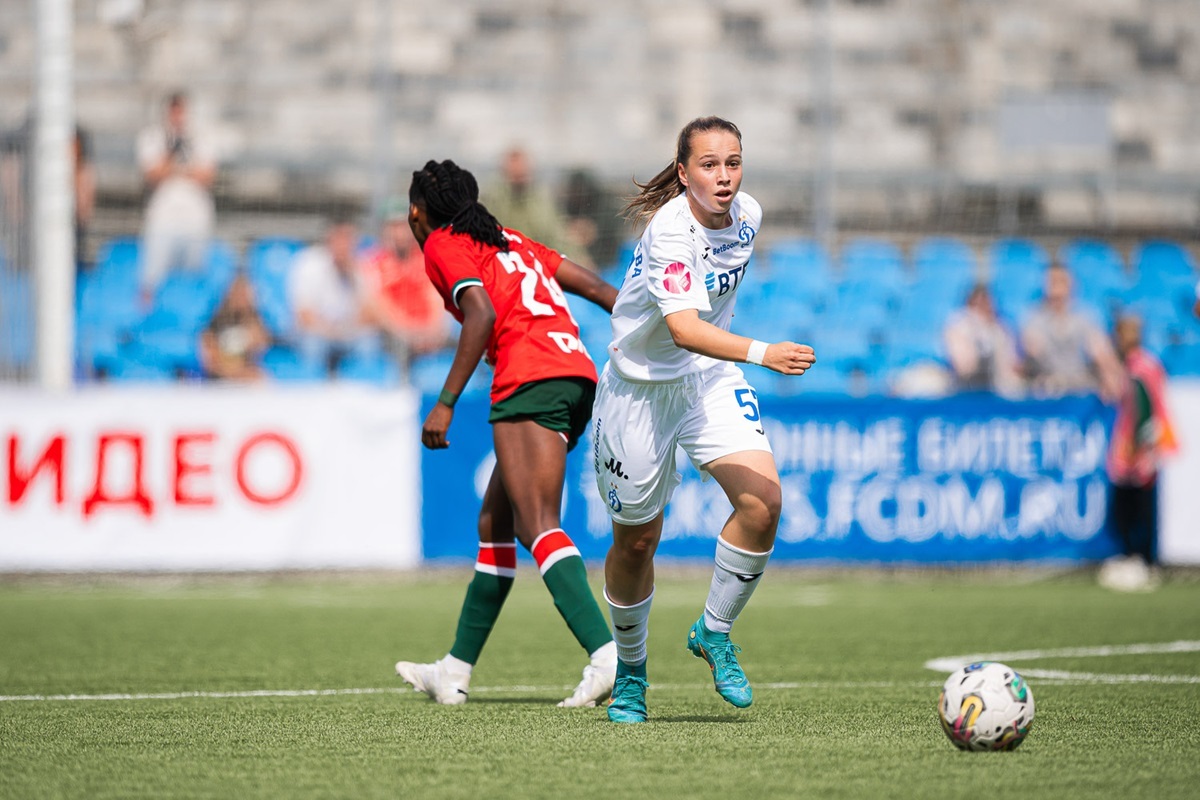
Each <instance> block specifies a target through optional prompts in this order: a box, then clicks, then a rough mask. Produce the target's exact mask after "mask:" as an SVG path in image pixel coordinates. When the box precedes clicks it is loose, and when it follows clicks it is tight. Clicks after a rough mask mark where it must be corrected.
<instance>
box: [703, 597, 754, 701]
mask: <svg viewBox="0 0 1200 800" xmlns="http://www.w3.org/2000/svg"><path fill="white" fill-rule="evenodd" d="M687 646H688V650H691V651H692V655H694V656H695V657H696V658H703V659H704V660H705V661H707V662H708V668H709V669H711V670H712V674H713V684H714V686H715V688H716V690H717V694H719V695H721V697H724V698H725V700H726V701H727V702H729V703H730V704H732V705H735V706H737V707H738V708H746V707H747V706H749V705H750V704H751V703H753V702H754V690H753V689H751V688H750V681H748V680H747V679H746V673H744V672H742V667H741V665H740V664H738V660H737V654H738V653H740V652H742V648H740V647H738V646H737V645H736V644H734V643H733V642H731V641H729V634H727V633H713V632H712V631H710V630H709V629H708V628H706V627H704V617H701V618H700V619H698V620H696V624H695V625H693V626H692V629H691V631H689V632H688V642H687Z"/></svg>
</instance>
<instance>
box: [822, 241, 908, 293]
mask: <svg viewBox="0 0 1200 800" xmlns="http://www.w3.org/2000/svg"><path fill="white" fill-rule="evenodd" d="M838 264H839V266H840V275H839V277H840V278H841V280H842V281H850V282H856V283H862V282H872V283H874V282H879V281H883V282H886V283H888V284H889V285H896V284H899V283H903V282H904V281H905V280H907V276H906V275H905V272H904V256H903V254H901V252H900V248H899V247H897V246H896V245H895V244H893V243H892V242H889V241H887V240H886V239H866V238H863V239H851V240H850V241H848V242H846V244H845V245H844V246H843V247H842V251H841V253H840V254H839V256H838Z"/></svg>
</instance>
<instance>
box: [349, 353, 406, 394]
mask: <svg viewBox="0 0 1200 800" xmlns="http://www.w3.org/2000/svg"><path fill="white" fill-rule="evenodd" d="M337 376H338V377H339V378H341V379H343V380H349V381H359V382H362V383H371V384H374V385H376V386H383V387H392V386H398V385H399V384H400V379H401V375H400V367H399V365H398V364H397V363H396V359H395V358H393V357H392V356H390V355H389V354H388V353H386V352H384V351H382V350H380V351H378V352H374V353H371V354H369V355H363V356H358V355H351V356H350V357H348V358H346V360H345V361H343V362H342V363H341V364H340V365H339V366H338V372H337Z"/></svg>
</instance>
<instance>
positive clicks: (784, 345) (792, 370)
mask: <svg viewBox="0 0 1200 800" xmlns="http://www.w3.org/2000/svg"><path fill="white" fill-rule="evenodd" d="M815 363H817V356H816V353H814V352H813V349H812V348H811V347H809V346H808V345H806V344H796V343H795V342H776V343H775V344H771V345H767V352H766V354H765V355H764V356H763V366H764V367H766V368H767V369H771V370H774V371H775V372H779V373H782V374H784V375H803V374H804V373H805V372H806V371H807V370H808V369H809V368H811V367H812V365H813V364H815Z"/></svg>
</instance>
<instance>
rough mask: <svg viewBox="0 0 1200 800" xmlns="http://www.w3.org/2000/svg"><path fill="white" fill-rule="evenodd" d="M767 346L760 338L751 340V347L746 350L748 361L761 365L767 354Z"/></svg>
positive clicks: (748, 362)
mask: <svg viewBox="0 0 1200 800" xmlns="http://www.w3.org/2000/svg"><path fill="white" fill-rule="evenodd" d="M767 347H768V345H767V343H766V342H760V341H759V340H758V339H755V340H753V341H751V342H750V349H749V350H747V351H746V363H747V364H757V365H758V366H760V367H761V366H762V362H763V359H764V358H766V355H767Z"/></svg>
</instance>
